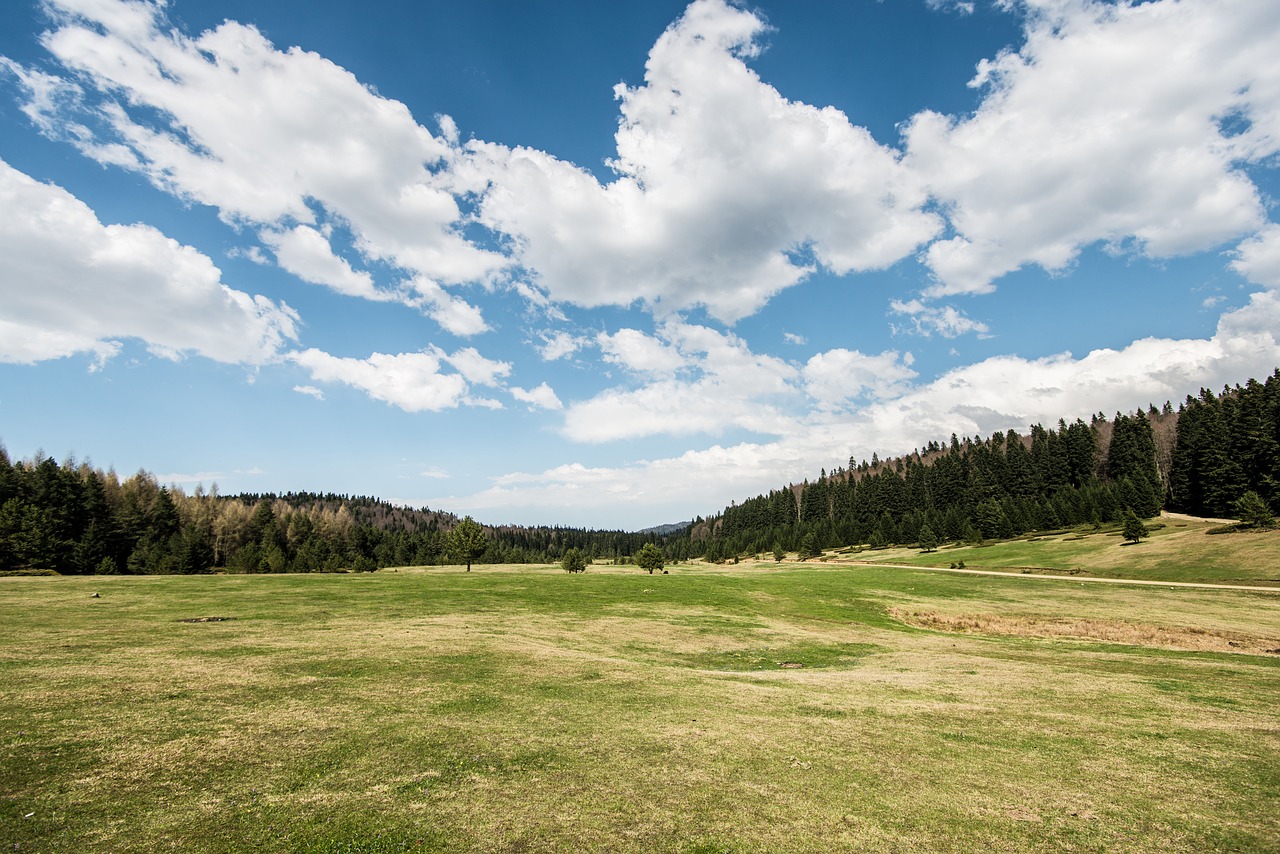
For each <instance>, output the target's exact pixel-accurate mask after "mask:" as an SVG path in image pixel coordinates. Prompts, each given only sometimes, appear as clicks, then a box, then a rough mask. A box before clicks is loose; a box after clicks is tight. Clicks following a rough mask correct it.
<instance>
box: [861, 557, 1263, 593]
mask: <svg viewBox="0 0 1280 854" xmlns="http://www.w3.org/2000/svg"><path fill="white" fill-rule="evenodd" d="M848 565H849V566H876V567H883V568H886V569H921V570H925V571H926V572H957V573H962V574H965V575H997V576H1000V577H1001V578H1037V579H1040V580H1041V581H1080V582H1092V583H1095V584H1097V583H1102V584H1138V585H1141V586H1144V587H1190V588H1192V589H1195V590H1248V591H1251V592H1254V593H1275V594H1277V595H1280V587H1261V586H1257V585H1248V584H1209V583H1206V582H1197V581H1150V580H1148V579H1144V578H1095V577H1092V576H1087V575H1039V574H1037V573H1033V572H999V571H997V570H994V569H949V568H947V567H945V566H912V565H911V564H909V563H860V564H848Z"/></svg>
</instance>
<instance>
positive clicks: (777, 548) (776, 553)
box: [773, 543, 787, 563]
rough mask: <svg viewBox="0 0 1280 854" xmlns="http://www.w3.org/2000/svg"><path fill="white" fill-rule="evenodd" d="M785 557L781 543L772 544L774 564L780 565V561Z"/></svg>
mask: <svg viewBox="0 0 1280 854" xmlns="http://www.w3.org/2000/svg"><path fill="white" fill-rule="evenodd" d="M786 556H787V553H786V552H784V551H783V550H782V543H774V544H773V560H774V563H782V559H783V558H784V557H786Z"/></svg>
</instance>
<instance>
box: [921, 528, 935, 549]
mask: <svg viewBox="0 0 1280 854" xmlns="http://www.w3.org/2000/svg"><path fill="white" fill-rule="evenodd" d="M919 545H920V549H921V551H924V552H932V551H937V550H938V536H937V534H935V533H933V529H932V528H930V527H929V526H928V525H925V526H923V527H922V528H921V529H920V541H919Z"/></svg>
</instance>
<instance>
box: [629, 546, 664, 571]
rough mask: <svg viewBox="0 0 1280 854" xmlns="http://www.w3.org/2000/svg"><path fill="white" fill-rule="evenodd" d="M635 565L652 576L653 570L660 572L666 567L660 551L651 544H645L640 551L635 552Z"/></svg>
mask: <svg viewBox="0 0 1280 854" xmlns="http://www.w3.org/2000/svg"><path fill="white" fill-rule="evenodd" d="M636 565H637V566H639V567H640V568H641V569H643V570H647V571H648V573H649V574H650V575H653V573H654V571H655V570H660V569H662V567H663V566H665V565H666V557H665V556H664V555H663V554H662V549H660V548H658V547H657V546H655V545H654V544H653V543H645V544H644V545H643V546H641V548H640V551H638V552H636Z"/></svg>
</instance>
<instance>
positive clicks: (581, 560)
mask: <svg viewBox="0 0 1280 854" xmlns="http://www.w3.org/2000/svg"><path fill="white" fill-rule="evenodd" d="M560 566H562V567H564V571H565V572H568V573H576V572H586V571H587V559H586V558H585V557H583V556H582V552H580V551H578V550H577V549H569V550H568V551H567V552H565V553H564V557H563V558H561V560H560Z"/></svg>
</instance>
